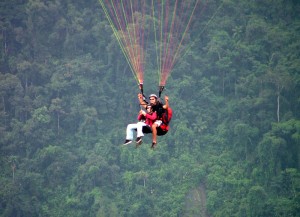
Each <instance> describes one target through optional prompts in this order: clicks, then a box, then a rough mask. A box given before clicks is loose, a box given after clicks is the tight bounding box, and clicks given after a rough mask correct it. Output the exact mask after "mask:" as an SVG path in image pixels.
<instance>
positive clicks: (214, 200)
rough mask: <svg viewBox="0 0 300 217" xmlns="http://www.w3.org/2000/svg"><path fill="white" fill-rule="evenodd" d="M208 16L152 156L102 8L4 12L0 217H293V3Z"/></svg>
mask: <svg viewBox="0 0 300 217" xmlns="http://www.w3.org/2000/svg"><path fill="white" fill-rule="evenodd" d="M149 4H151V1H150V0H149ZM204 5H205V7H203V10H201V15H200V14H199V13H195V14H194V20H193V22H192V26H191V28H190V31H189V33H188V37H189V40H190V45H191V49H190V50H189V52H188V54H187V55H185V56H183V57H182V59H181V60H180V61H179V62H178V63H177V64H176V66H175V67H174V69H173V71H172V74H171V76H170V77H169V79H168V83H167V84H166V88H165V91H164V92H163V96H164V95H168V96H169V99H170V106H171V107H172V109H173V111H174V115H173V119H172V121H171V129H170V131H169V132H168V134H167V135H165V136H163V137H159V138H158V146H157V148H156V149H155V150H152V149H150V146H151V136H150V135H147V136H145V138H144V143H143V144H142V146H141V147H140V148H137V149H136V148H135V146H134V145H128V146H123V145H122V144H123V142H124V140H125V130H126V126H127V124H128V123H132V122H135V121H136V116H137V113H138V111H139V109H140V107H139V104H138V99H137V94H138V93H139V89H138V86H137V85H136V82H135V80H134V77H133V75H132V72H131V70H130V67H129V66H128V63H127V61H126V59H125V58H124V55H123V53H122V51H121V49H120V47H119V45H118V43H117V42H116V38H115V37H114V35H113V31H112V29H111V27H110V25H109V23H108V21H107V19H106V16H105V15H104V13H103V10H102V8H101V6H100V3H99V1H97V0H85V1H77V0H63V1H62V0H61V1H60V0H2V1H1V2H0V30H1V34H0V42H1V43H0V186H1V187H0V216H1V217H29V216H30V217H38V216H42V217H53V216H59V217H67V216H68V217H87V216H90V217H94V216H95V217H120V216H122V217H131V216H134V217H146V216H147V217H157V216H160V217H175V216H176V217H177V216H178V217H181V216H185V217H194V216H195V217H196V216H197V217H198V216H201V217H271V216H276V217H296V216H299V213H300V2H299V1H298V0H261V1H260V0H255V1H248V0H223V1H222V0H208V1H205V2H204ZM198 12H199V11H198ZM148 72H149V71H148ZM144 85H145V92H146V94H150V93H153V92H155V93H157V90H158V87H157V86H158V84H157V76H156V75H153V74H152V73H147V72H145V82H144Z"/></svg>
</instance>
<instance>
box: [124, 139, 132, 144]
mask: <svg viewBox="0 0 300 217" xmlns="http://www.w3.org/2000/svg"><path fill="white" fill-rule="evenodd" d="M130 143H132V140H129V139H126V140H125V142H124V144H123V145H128V144H130Z"/></svg>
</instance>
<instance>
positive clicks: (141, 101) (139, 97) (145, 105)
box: [138, 93, 147, 108]
mask: <svg viewBox="0 0 300 217" xmlns="http://www.w3.org/2000/svg"><path fill="white" fill-rule="evenodd" d="M138 99H139V102H140V105H141V106H142V107H143V108H147V103H146V102H145V101H144V99H143V94H141V93H139V94H138Z"/></svg>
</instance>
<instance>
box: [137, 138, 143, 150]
mask: <svg viewBox="0 0 300 217" xmlns="http://www.w3.org/2000/svg"><path fill="white" fill-rule="evenodd" d="M135 142H136V146H135V147H136V148H138V147H139V146H140V145H141V144H142V143H143V140H142V137H137V138H136V140H135Z"/></svg>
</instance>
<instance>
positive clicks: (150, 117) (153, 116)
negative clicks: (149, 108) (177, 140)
mask: <svg viewBox="0 0 300 217" xmlns="http://www.w3.org/2000/svg"><path fill="white" fill-rule="evenodd" d="M142 119H145V124H147V125H149V126H150V127H151V126H152V124H153V123H154V121H155V120H156V119H157V115H156V112H152V114H148V113H147V114H146V116H144V115H142V114H139V115H138V120H139V121H140V120H142Z"/></svg>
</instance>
